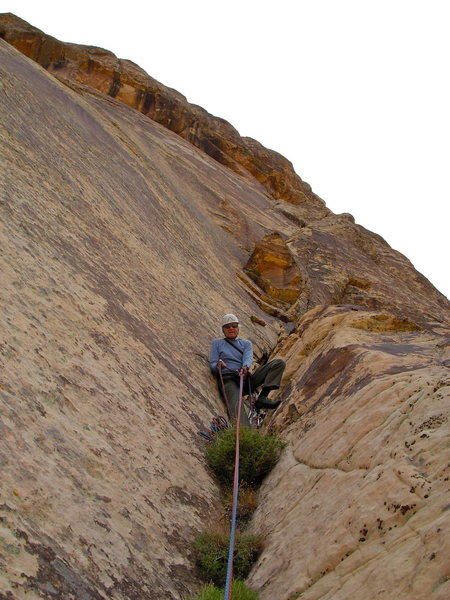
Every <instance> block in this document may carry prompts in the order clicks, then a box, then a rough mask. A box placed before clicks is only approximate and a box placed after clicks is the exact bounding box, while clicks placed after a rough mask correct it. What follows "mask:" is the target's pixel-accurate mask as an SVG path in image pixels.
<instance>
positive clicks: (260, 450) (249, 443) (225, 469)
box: [206, 427, 286, 487]
mask: <svg viewBox="0 0 450 600" xmlns="http://www.w3.org/2000/svg"><path fill="white" fill-rule="evenodd" d="M285 446H286V444H285V442H283V441H282V440H281V439H280V438H279V437H278V436H277V435H262V434H261V433H259V432H258V431H257V430H256V429H250V428H248V427H241V430H240V436H239V457H240V461H239V481H240V483H241V484H244V485H247V486H249V487H255V486H257V485H258V484H259V483H260V482H261V481H262V479H263V478H264V477H265V475H267V473H269V472H270V471H271V470H272V469H273V467H274V466H275V465H276V463H277V462H278V459H279V458H280V455H281V451H282V450H283V448H284V447H285ZM235 448H236V430H235V429H234V428H233V429H226V430H225V431H223V432H221V433H220V434H219V435H218V436H217V438H216V440H215V441H214V442H213V443H212V444H211V445H210V446H209V447H208V448H207V450H206V460H207V462H208V464H209V466H210V467H211V468H212V469H213V471H214V472H215V474H216V475H217V477H218V479H219V481H220V482H221V483H223V484H224V485H225V486H229V485H232V483H233V475H234V457H235Z"/></svg>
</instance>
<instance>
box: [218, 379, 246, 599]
mask: <svg viewBox="0 0 450 600" xmlns="http://www.w3.org/2000/svg"><path fill="white" fill-rule="evenodd" d="M243 385H244V377H243V376H242V375H240V376H239V403H238V411H237V419H236V450H235V460H234V480H233V510H232V513H231V533H230V547H229V550H228V566H227V578H226V582H225V593H224V597H223V598H224V600H231V590H232V580H233V555H234V538H235V535H236V513H237V503H238V494H239V433H240V422H241V407H242V389H243ZM223 391H224V392H225V386H224V390H223ZM225 400H226V403H227V406H228V400H227V397H226V395H225Z"/></svg>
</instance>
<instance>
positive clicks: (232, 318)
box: [222, 314, 239, 327]
mask: <svg viewBox="0 0 450 600" xmlns="http://www.w3.org/2000/svg"><path fill="white" fill-rule="evenodd" d="M228 323H239V319H238V318H237V316H236V315H232V314H229V315H225V316H224V317H223V319H222V327H223V326H224V325H228Z"/></svg>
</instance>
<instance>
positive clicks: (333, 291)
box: [0, 15, 450, 600]
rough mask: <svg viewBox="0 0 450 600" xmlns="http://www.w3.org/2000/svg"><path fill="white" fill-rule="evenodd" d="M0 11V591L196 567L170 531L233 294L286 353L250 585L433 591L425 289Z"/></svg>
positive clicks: (311, 206)
mask: <svg viewBox="0 0 450 600" xmlns="http://www.w3.org/2000/svg"><path fill="white" fill-rule="evenodd" d="M11 23H13V24H14V27H15V29H14V28H13V29H11V28H10V24H11ZM0 27H1V29H0V36H1V37H4V38H5V39H4V40H1V39H0V54H1V57H0V88H1V89H0V118H1V122H0V169H1V173H0V215H1V219H0V248H1V253H0V269H1V274H2V285H1V286H0V332H1V337H0V428H1V435H0V466H1V478H0V599H1V600H3V598H7V599H8V600H18V599H20V600H22V599H25V598H31V599H36V600H37V599H38V598H39V599H42V598H45V599H47V600H50V599H51V600H57V599H58V598H60V599H64V600H66V599H68V598H73V599H76V600H78V599H80V600H86V599H87V600H90V599H95V600H97V599H102V600H103V599H114V600H125V599H127V600H135V599H136V600H137V599H139V600H141V599H142V598H144V597H147V598H161V599H164V598H167V599H168V600H169V599H171V600H172V599H173V600H179V599H182V598H186V597H188V596H189V595H190V594H191V593H192V592H193V591H194V590H195V589H196V588H198V586H199V581H198V579H197V574H196V571H195V567H194V565H193V561H192V553H191V550H190V549H191V543H192V540H193V539H194V537H195V535H196V534H197V533H199V532H200V531H202V530H203V529H204V528H205V527H209V526H211V525H212V524H213V523H214V521H215V520H216V519H217V518H218V516H219V515H220V514H221V510H222V509H221V506H220V502H219V490H218V488H217V485H216V483H215V481H214V480H213V478H212V477H211V475H210V473H209V472H208V471H207V469H206V468H205V463H204V460H203V448H202V445H201V438H200V436H199V435H198V430H199V429H201V428H205V427H207V425H208V423H209V421H210V419H211V418H212V417H213V416H215V415H216V414H220V413H223V406H222V405H221V402H220V400H219V398H218V395H217V389H216V384H215V382H214V381H213V379H212V378H211V376H210V375H209V370H208V361H207V354H208V349H209V344H210V342H211V339H212V338H214V337H216V336H217V335H218V333H219V323H220V319H221V316H222V314H224V313H226V312H237V313H238V314H239V317H240V319H241V320H242V322H243V335H244V336H248V337H250V338H251V339H252V340H253V341H254V344H255V351H256V355H257V357H262V356H267V355H268V354H269V353H270V351H271V350H272V349H273V348H274V347H275V345H276V344H277V342H278V344H279V345H278V346H277V348H276V353H277V354H278V355H282V356H284V357H286V359H287V363H288V366H287V370H286V378H285V388H284V389H283V391H282V392H281V393H282V398H283V406H282V407H280V409H279V410H278V411H277V412H276V413H275V414H274V415H273V417H272V420H271V421H269V422H268V423H267V427H269V428H276V429H277V430H279V431H280V432H281V435H282V436H284V437H286V439H287V440H288V441H289V442H290V445H289V447H288V449H287V450H286V453H285V455H284V457H283V459H282V462H281V463H280V465H279V466H278V467H277V469H276V471H275V472H274V473H273V474H272V476H271V477H270V479H269V480H268V481H267V484H266V486H265V487H264V489H263V491H262V493H261V504H260V509H259V512H258V513H257V514H256V515H255V522H254V526H255V527H259V528H260V530H261V531H262V532H263V533H264V535H265V537H266V549H265V551H264V553H263V555H262V557H261V560H260V562H259V563H258V565H257V566H256V567H255V569H254V571H253V572H252V575H251V578H250V582H251V584H252V585H253V586H254V587H255V588H256V589H259V590H260V592H261V598H262V600H266V599H267V598H274V599H276V600H284V599H286V598H290V600H292V599H293V598H295V597H302V598H308V599H309V598H313V597H322V596H323V597H327V596H325V594H328V597H329V598H335V597H336V598H345V597H354V598H356V599H358V598H361V600H363V599H364V600H367V599H369V598H371V597H373V598H378V597H383V594H384V597H386V598H394V597H404V598H406V597H407V596H406V592H408V594H409V596H408V598H412V599H413V600H414V599H417V600H419V599H420V600H421V599H422V598H428V597H429V598H431V599H432V600H436V599H437V600H441V598H443V594H445V593H446V592H447V587H446V586H448V584H447V583H446V581H447V579H446V578H447V577H448V573H447V571H446V570H445V569H446V562H445V545H444V544H445V543H446V542H445V541H444V540H443V539H441V537H440V536H441V532H439V531H438V529H439V528H441V520H442V521H443V520H444V519H447V527H448V511H446V510H443V509H444V508H446V506H447V504H446V503H445V502H444V500H443V498H444V496H443V493H444V485H447V483H448V481H447V482H445V477H446V476H445V477H444V474H443V472H442V469H443V465H444V463H443V460H444V456H445V454H444V452H445V443H444V432H445V430H446V428H447V427H448V424H447V422H446V421H445V420H444V416H442V415H444V414H445V406H447V411H448V388H447V387H445V385H446V384H444V382H445V380H444V375H445V374H446V373H447V372H448V359H449V357H448V355H447V354H446V353H447V352H448V346H447V344H448V340H447V338H446V335H448V332H449V321H450V318H449V303H448V301H447V300H446V298H444V296H443V295H442V294H440V293H439V292H438V291H437V290H436V289H435V288H433V286H432V285H431V284H430V283H429V282H428V281H427V280H426V279H425V278H424V277H423V276H422V275H420V274H419V273H417V271H415V270H414V268H413V266H412V265H411V263H410V262H409V261H408V260H407V259H406V258H405V257H404V256H402V255H401V254H399V253H398V252H395V251H394V250H392V249H391V248H390V247H389V246H388V245H387V244H386V243H385V242H384V241H383V240H382V239H381V238H380V237H379V236H377V235H375V234H373V233H371V232H369V231H367V230H366V229H364V228H363V227H361V226H359V225H357V224H355V223H354V221H353V219H352V217H351V216H349V215H333V214H331V213H330V212H329V211H328V210H327V209H325V208H324V207H323V203H322V202H321V201H319V200H317V199H316V197H314V195H311V196H308V198H307V199H306V198H305V199H304V200H301V201H300V200H299V201H297V200H295V201H292V198H290V197H289V194H288V195H287V196H286V197H285V198H284V197H283V198H284V200H282V199H281V198H282V196H280V195H279V194H278V192H277V191H276V190H272V191H271V193H270V194H269V193H268V190H269V188H268V187H267V184H266V183H265V181H264V179H261V177H259V176H256V175H255V176H252V175H251V172H250V170H247V169H245V173H243V171H242V172H240V171H239V169H238V167H237V166H236V165H234V166H233V165H227V164H226V163H225V162H224V161H222V160H217V159H216V158H217V157H213V156H211V152H205V151H203V150H202V149H201V148H200V147H198V146H199V144H196V143H191V142H192V140H188V136H185V139H183V136H182V135H179V133H180V132H174V131H170V130H169V129H168V128H167V127H164V126H162V125H161V124H160V123H158V122H156V121H155V120H153V119H152V118H149V117H148V115H147V114H143V113H142V111H139V110H137V109H136V108H135V107H134V106H133V105H131V106H130V105H129V104H127V103H125V102H124V101H119V100H118V94H111V93H108V92H110V89H109V88H108V89H103V90H102V89H101V86H100V85H94V83H93V82H92V81H90V80H88V79H84V77H85V76H86V77H87V75H86V74H89V68H88V67H86V70H84V67H82V66H79V71H78V73H79V75H77V68H78V67H76V65H77V64H78V63H77V62H76V60H78V58H77V59H76V60H75V59H74V61H75V62H73V64H72V63H70V61H69V58H68V57H67V55H64V57H63V58H64V61H69V62H68V63H67V65H66V66H64V65H63V66H62V67H61V69H64V68H66V67H67V69H69V67H70V69H72V71H71V73H72V75H71V76H70V77H69V76H68V75H67V76H66V75H65V76H64V77H63V78H60V77H59V76H58V77H55V76H54V75H55V68H54V67H55V65H54V64H53V63H55V62H57V61H58V60H61V61H62V60H63V58H61V56H60V58H59V59H58V54H57V53H58V52H59V51H60V50H58V48H59V49H61V47H62V46H63V47H64V52H68V51H69V50H68V47H67V46H66V45H61V43H60V42H57V40H52V38H48V36H45V34H42V32H38V30H34V28H31V26H29V25H27V24H25V25H23V22H21V21H20V20H19V19H17V17H13V16H12V15H2V16H1V18H0ZM21 28H22V29H21ZM30 30H31V33H30ZM5 40H7V41H5ZM13 46H15V48H14V47H13ZM69 47H70V48H72V49H73V51H74V53H75V54H76V56H78V57H79V56H82V55H83V56H85V54H83V53H85V52H90V53H91V54H93V55H95V53H96V52H97V53H98V54H99V55H100V56H104V55H106V56H110V54H109V53H107V52H106V51H103V50H102V51H100V50H96V49H92V48H91V49H89V50H86V48H84V47H75V48H73V47H72V46H71V45H69ZM77 48H78V50H77ZM18 49H19V50H21V51H23V52H24V54H26V55H27V56H28V55H29V56H33V57H34V58H37V57H38V59H39V62H42V63H43V64H44V63H46V62H48V63H49V64H50V63H52V64H53V67H52V68H49V69H48V70H46V69H44V68H42V66H40V65H39V64H37V63H36V62H34V61H32V60H30V59H29V58H27V56H24V54H22V53H20V52H19V51H18ZM52 52H53V54H52ZM77 52H78V54H77ZM102 53H103V54H102ZM70 60H71V59H70ZM108 60H111V61H113V62H114V60H115V61H117V59H115V57H114V58H111V56H110V58H109V59H108ZM64 61H63V62H64ZM80 64H81V63H80ZM46 66H47V67H49V65H46ZM94 67H95V65H92V68H91V71H92V72H95V73H100V71H101V69H100V68H99V69H98V70H96V69H97V67H95V68H94ZM135 68H136V70H137V71H140V70H139V69H138V68H137V67H135ZM70 69H69V70H70ZM49 71H50V72H49ZM52 73H54V74H52ZM100 74H101V73H100ZM96 76H97V75H96ZM98 76H99V77H100V75H98ZM102 76H103V75H102ZM147 77H148V76H147ZM104 81H107V78H106V75H105V79H104ZM121 81H122V79H121ZM105 86H106V84H105ZM121 89H122V88H121ZM133 93H134V92H133ZM173 93H174V94H175V95H176V94H177V93H176V92H173ZM114 95H115V96H116V98H115V97H113V96H114ZM164 102H165V101H164ZM180 102H181V100H180ZM164 110H167V111H169V108H168V104H165V108H164ZM178 110H179V106H178V105H177V104H174V106H173V119H174V120H175V121H176V120H177V119H178V118H179V117H178ZM199 110H200V112H201V109H199ZM144 112H145V111H144ZM169 114H170V112H167V115H169ZM202 114H203V113H202ZM205 114H207V113H205ZM208 118H209V117H208ZM167 120H170V117H169V116H168V117H167ZM219 122H220V120H219ZM208 123H209V125H208V126H210V127H211V128H214V127H216V125H217V123H215V122H213V121H208ZM205 127H206V126H205ZM224 127H225V125H224ZM225 128H226V127H225ZM216 134H217V135H218V136H219V137H220V136H221V135H222V130H221V128H220V127H219V125H217V130H216ZM245 143H246V144H250V146H251V147H252V148H254V149H255V150H254V151H255V153H257V152H260V153H261V154H262V155H263V156H265V153H266V152H268V153H269V154H270V152H269V151H265V150H264V149H261V148H259V150H258V144H257V143H256V142H255V143H253V142H248V141H246V142H245ZM224 145H226V144H225V143H224ZM255 156H256V154H255ZM253 160H255V161H256V158H255V159H253V158H252V161H253ZM264 160H265V159H264ZM244 163H245V161H243V162H242V163H239V164H240V165H241V167H239V168H243V167H242V164H244ZM236 164H237V163H236ZM243 174H244V175H245V177H243V176H242V175H243ZM275 179H276V177H275ZM294 180H295V181H297V180H296V179H295V178H294ZM280 185H281V184H280ZM285 200H287V201H285ZM268 241H269V242H270V243H268ZM261 248H264V249H265V257H264V260H263V261H261V260H256V257H257V256H258V251H259V249H261ZM280 264H281V267H280V268H278V267H277V268H274V265H280ZM252 273H253V275H254V274H255V273H257V276H256V277H255V276H253V278H252V277H251V275H252ZM258 278H259V279H258ZM280 282H281V284H282V285H280ZM286 284H288V285H287V288H286V289H289V290H293V291H294V296H293V297H289V301H286V298H285V297H283V298H280V297H279V296H278V297H277V293H275V295H273V290H275V291H276V290H277V289H278V290H280V289H281V290H283V289H284V287H283V286H286ZM295 286H297V290H295ZM269 292H270V293H269ZM336 305H340V306H336ZM289 332H291V333H289ZM446 340H447V341H446ZM435 388H436V389H435ZM374 396H375V397H376V398H377V403H376V404H374V403H373V402H372V399H373V397H374ZM410 404H412V406H409V405H410ZM375 409H376V410H375ZM372 411H373V412H372ZM410 413H411V414H410ZM366 417H367V418H366ZM403 417H404V418H403ZM383 419H384V420H383ZM402 419H403V420H402ZM410 423H411V424H410ZM426 435H428V436H429V437H425V436H426ZM422 459H423V460H422ZM428 463H429V464H428ZM407 466H408V468H409V470H408V469H407V468H406V467H407ZM377 469H378V470H377ZM397 471H401V474H400V475H398V474H397ZM380 473H381V475H380V477H379V478H378V479H377V477H378V475H379V474H380ZM405 473H406V474H405ZM322 476H323V477H324V479H323V480H322ZM364 476H365V477H364ZM416 480H417V481H416ZM315 481H317V485H314V482H315ZM380 482H381V483H380ZM405 482H406V483H405ZM444 482H445V484H444ZM382 484H383V485H382ZM422 484H423V485H422ZM383 486H384V487H383ZM413 488H414V489H413ZM412 489H413V491H411V490H412ZM307 490H309V492H307ZM306 492H307V493H306ZM305 494H306V495H305ZM426 495H427V497H425V496H426ZM310 496H311V497H312V496H313V497H314V500H311V498H310ZM330 498H331V500H334V504H330ZM384 502H386V505H385V504H384ZM446 502H447V503H448V501H446ZM316 504H317V505H318V506H319V508H314V506H315V505H316ZM412 505H415V506H412ZM387 507H389V508H387ZM406 507H407V508H406ZM319 509H320V510H319ZM286 511H287V512H286ZM342 512H345V517H342V515H341V513H342ZM316 514H317V515H318V516H317V517H315V515H316ZM289 515H290V516H289ZM347 517H348V518H347ZM327 519H328V521H327ZM346 519H347V520H346ZM377 519H380V520H381V521H382V524H381V525H380V524H379V521H377ZM349 521H350V522H351V524H348V523H349ZM327 524H331V525H330V527H332V528H333V530H326V527H327V526H328V525H327ZM378 525H380V529H378ZM395 525H397V527H395ZM389 527H391V530H389ZM334 528H336V534H335V537H332V536H333V534H334ZM366 529H367V532H366ZM403 534H404V537H401V536H402V535H403ZM396 536H399V537H396ZM408 536H409V537H408ZM360 538H365V540H364V541H362V540H361V539H360ZM378 538H380V541H379V542H377V541H376V540H378ZM334 540H336V542H335V541H334ZM405 540H406V541H405ZM383 541H385V542H386V543H385V544H383V543H382V542H383ZM330 548H331V549H330ZM344 549H345V551H344ZM366 549H368V550H366ZM383 549H385V550H383ZM369 551H370V552H371V553H372V554H370V552H369ZM383 551H384V552H385V554H384V559H383V558H382V552H383ZM347 552H352V554H351V555H349V556H348V557H345V554H346V553H347ZM364 552H365V553H366V554H364ZM305 553H308V556H306V555H305ZM367 553H369V554H367ZM447 554H448V552H447ZM312 557H313V558H312ZM343 557H344V560H342V561H341V558H343ZM383 561H384V562H383ZM427 561H428V562H427ZM387 565H388V566H389V568H390V570H391V575H390V576H389V577H388V576H386V568H387ZM411 565H415V568H413V567H412V566H411ZM275 566H277V568H275ZM372 567H373V569H372V570H371V571H370V572H369V571H368V569H370V568H372ZM322 572H323V573H324V574H323V575H322ZM397 573H398V574H399V575H398V577H400V574H403V575H402V577H401V585H402V586H403V587H402V588H400V587H399V583H398V580H397V579H396V578H397ZM362 575H364V576H365V577H363V576H362ZM383 581H384V586H385V587H384V588H382V587H380V586H381V583H382V582H383ZM399 589H400V591H401V593H402V594H403V596H400V595H398V596H394V593H395V592H398V590H399ZM430 590H431V591H430ZM302 594H304V596H302ZM321 594H322V596H321ZM333 594H335V595H333ZM375 594H377V595H375ZM426 594H428V596H426Z"/></svg>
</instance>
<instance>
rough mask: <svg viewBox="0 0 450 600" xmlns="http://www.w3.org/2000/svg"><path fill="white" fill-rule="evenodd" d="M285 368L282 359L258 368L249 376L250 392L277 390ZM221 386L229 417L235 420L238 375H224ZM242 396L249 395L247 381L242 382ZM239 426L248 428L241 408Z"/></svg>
mask: <svg viewBox="0 0 450 600" xmlns="http://www.w3.org/2000/svg"><path fill="white" fill-rule="evenodd" d="M285 367H286V363H285V362H284V360H283V359H282V358H275V359H274V360H271V361H269V362H268V363H266V364H265V365H263V366H262V367H258V368H257V369H256V371H255V372H254V373H253V374H252V375H250V387H251V391H252V392H254V391H255V390H256V389H257V388H259V387H265V388H269V389H271V390H277V389H278V388H279V387H280V382H281V377H282V375H283V371H284V369H285ZM223 384H224V387H225V393H226V395H227V400H228V404H229V408H230V410H231V415H232V417H234V418H236V417H237V411H238V406H239V375H237V374H233V373H226V374H224V375H223ZM242 394H243V396H247V395H248V394H249V385H248V379H246V380H245V381H244V389H243V392H242ZM241 425H245V426H246V427H249V426H250V423H249V420H248V417H247V413H246V412H245V409H244V407H243V406H242V408H241Z"/></svg>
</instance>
